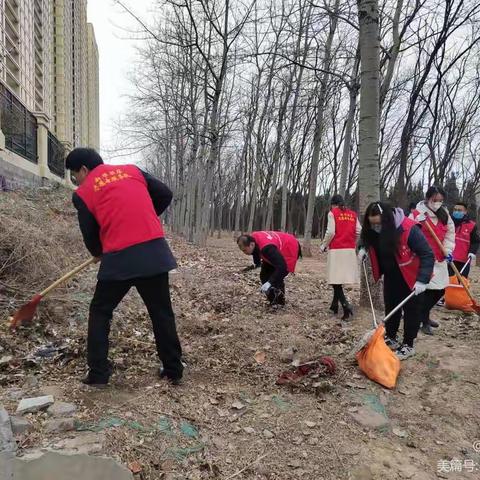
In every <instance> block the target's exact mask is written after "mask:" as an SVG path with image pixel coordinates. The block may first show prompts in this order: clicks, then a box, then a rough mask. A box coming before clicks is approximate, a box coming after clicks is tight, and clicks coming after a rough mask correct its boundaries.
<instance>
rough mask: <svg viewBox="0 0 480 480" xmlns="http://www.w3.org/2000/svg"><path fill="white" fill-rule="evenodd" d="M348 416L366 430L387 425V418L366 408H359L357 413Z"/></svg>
mask: <svg viewBox="0 0 480 480" xmlns="http://www.w3.org/2000/svg"><path fill="white" fill-rule="evenodd" d="M349 415H350V416H351V417H352V418H353V419H354V420H355V421H356V422H358V423H359V424H360V425H362V426H363V427H367V428H382V427H385V426H387V425H388V424H389V421H388V418H386V417H385V416H384V415H382V414H381V413H378V412H375V411H374V410H372V409H371V408H369V407H366V406H362V407H360V408H359V409H358V412H352V413H350V414H349Z"/></svg>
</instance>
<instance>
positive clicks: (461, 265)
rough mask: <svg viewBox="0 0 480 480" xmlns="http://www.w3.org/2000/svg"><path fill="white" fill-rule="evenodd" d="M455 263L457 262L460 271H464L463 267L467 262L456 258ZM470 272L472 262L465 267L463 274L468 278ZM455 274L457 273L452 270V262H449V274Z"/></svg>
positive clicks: (450, 275)
mask: <svg viewBox="0 0 480 480" xmlns="http://www.w3.org/2000/svg"><path fill="white" fill-rule="evenodd" d="M453 263H454V264H455V266H456V267H457V270H458V271H459V272H461V271H462V268H463V267H464V265H465V263H463V262H458V261H457V260H454V262H453ZM469 273H470V263H469V264H468V265H467V266H466V267H465V270H464V271H463V273H462V276H464V277H465V278H468V275H469ZM454 275H455V272H454V271H453V270H452V267H451V266H450V264H448V276H449V277H453V276H454Z"/></svg>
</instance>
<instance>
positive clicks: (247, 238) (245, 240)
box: [237, 233, 256, 247]
mask: <svg viewBox="0 0 480 480" xmlns="http://www.w3.org/2000/svg"><path fill="white" fill-rule="evenodd" d="M251 243H256V242H255V239H254V238H253V237H252V236H251V235H246V234H245V233H243V234H242V235H240V236H239V237H238V238H237V245H242V246H243V247H248V246H249V245H250V244H251Z"/></svg>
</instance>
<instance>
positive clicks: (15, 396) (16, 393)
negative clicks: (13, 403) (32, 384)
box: [7, 388, 25, 400]
mask: <svg viewBox="0 0 480 480" xmlns="http://www.w3.org/2000/svg"><path fill="white" fill-rule="evenodd" d="M24 395H25V393H24V392H23V391H22V390H19V389H18V388H13V389H12V390H9V391H8V393H7V396H8V398H9V399H10V400H20V399H21V398H22V397H23V396H24Z"/></svg>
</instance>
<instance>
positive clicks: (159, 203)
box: [72, 170, 177, 281]
mask: <svg viewBox="0 0 480 480" xmlns="http://www.w3.org/2000/svg"><path fill="white" fill-rule="evenodd" d="M141 172H142V174H143V176H144V178H145V180H146V182H147V189H148V193H149V194H150V198H151V199H152V203H153V206H154V208H155V212H156V213H157V215H161V214H162V213H163V212H164V211H165V210H166V209H167V208H168V206H169V205H170V202H171V201H172V197H173V194H172V192H171V190H170V189H169V188H168V187H167V186H166V185H165V184H164V183H162V182H161V181H160V180H158V179H157V178H155V177H153V176H152V175H150V174H148V173H146V172H144V171H142V170H141ZM72 202H73V205H74V206H75V208H76V209H77V213H78V223H79V225H80V230H81V232H82V236H83V240H84V242H85V246H86V247H87V249H88V251H89V252H90V253H91V254H92V256H94V257H101V258H102V261H101V264H100V269H99V271H98V279H99V280H101V281H120V280H129V279H132V278H144V277H153V276H155V275H159V274H161V273H165V272H168V271H170V270H173V269H174V268H176V266H177V264H176V262H175V258H174V257H173V255H172V252H171V251H170V247H169V246H168V243H167V241H166V240H165V239H164V238H158V239H155V240H151V241H149V242H144V243H139V244H137V245H132V246H131V247H128V248H125V249H123V250H119V251H118V252H111V253H106V254H104V255H102V243H101V241H100V226H99V225H98V223H97V220H96V218H95V217H94V215H93V214H92V213H91V212H90V210H89V209H88V208H87V206H86V205H85V203H84V201H83V200H82V199H81V198H80V196H79V195H77V193H74V194H73V196H72ZM140 214H141V212H139V215H140Z"/></svg>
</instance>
